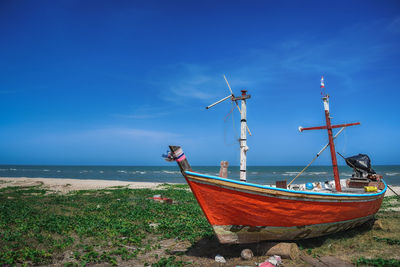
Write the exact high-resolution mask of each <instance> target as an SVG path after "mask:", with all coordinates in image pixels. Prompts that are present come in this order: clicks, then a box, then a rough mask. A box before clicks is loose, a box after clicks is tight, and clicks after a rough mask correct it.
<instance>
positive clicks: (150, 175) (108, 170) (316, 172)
mask: <svg viewBox="0 0 400 267" xmlns="http://www.w3.org/2000/svg"><path fill="white" fill-rule="evenodd" d="M219 168H220V167H219V166H192V169H193V171H196V172H199V173H204V174H209V175H218V173H219ZM302 169H303V167H302V166H248V167H247V182H250V183H257V184H264V185H267V184H274V183H275V181H277V180H286V181H287V182H288V183H289V182H290V181H291V180H292V179H293V178H294V177H295V176H296V175H297V174H298V173H299V172H300V171H301V170H302ZM373 169H374V170H375V171H376V172H377V173H378V174H381V175H383V177H384V180H385V181H386V182H387V183H388V184H390V185H400V165H379V166H373ZM339 173H340V178H341V179H344V178H349V177H351V174H352V169H351V168H349V167H347V166H339ZM0 177H28V178H60V179H63V178H72V179H95V180H118V181H132V182H161V183H185V180H184V178H183V176H182V175H181V173H180V171H179V168H178V166H176V165H174V166H54V165H50V166H45V165H44V166H37V165H35V166H33V165H0ZM228 177H229V178H230V179H239V167H238V166H229V169H228ZM332 179H333V174H332V167H331V166H311V167H309V168H308V169H307V171H306V172H304V173H303V174H302V175H301V176H300V177H299V178H297V179H296V183H306V182H324V181H327V180H332Z"/></svg>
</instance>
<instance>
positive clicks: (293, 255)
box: [265, 242, 300, 260]
mask: <svg viewBox="0 0 400 267" xmlns="http://www.w3.org/2000/svg"><path fill="white" fill-rule="evenodd" d="M265 255H266V256H274V255H279V256H281V257H282V258H283V259H291V260H294V259H297V258H298V257H299V255H300V250H299V247H298V246H297V244H296V243H283V242H282V243H278V244H276V245H274V246H272V247H271V248H270V249H269V250H268V251H267V252H266V253H265Z"/></svg>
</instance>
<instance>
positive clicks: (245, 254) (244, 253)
mask: <svg viewBox="0 0 400 267" xmlns="http://www.w3.org/2000/svg"><path fill="white" fill-rule="evenodd" d="M240 257H242V259H244V260H250V259H251V258H253V257H254V254H253V251H251V249H248V248H246V249H243V250H242V252H241V253H240Z"/></svg>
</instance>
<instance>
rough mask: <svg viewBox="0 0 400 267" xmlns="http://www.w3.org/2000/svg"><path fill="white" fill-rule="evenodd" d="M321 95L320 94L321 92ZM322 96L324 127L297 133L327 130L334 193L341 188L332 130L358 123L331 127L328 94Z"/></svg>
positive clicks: (300, 129)
mask: <svg viewBox="0 0 400 267" xmlns="http://www.w3.org/2000/svg"><path fill="white" fill-rule="evenodd" d="M321 88H322V89H323V88H325V84H324V77H322V78H321ZM321 94H322V92H321ZM323 95H325V96H323V97H322V101H323V103H324V110H325V120H326V125H325V126H318V127H308V128H303V127H299V131H300V132H302V131H306V130H322V129H327V130H328V138H329V148H330V150H331V160H332V168H333V177H334V179H335V188H336V191H338V192H341V191H342V187H341V185H340V177H339V169H338V166H337V160H336V151H335V142H334V141H333V139H334V137H333V135H332V129H334V128H339V127H348V126H354V125H360V123H359V122H355V123H347V124H338V125H332V124H331V117H330V114H329V95H328V94H323Z"/></svg>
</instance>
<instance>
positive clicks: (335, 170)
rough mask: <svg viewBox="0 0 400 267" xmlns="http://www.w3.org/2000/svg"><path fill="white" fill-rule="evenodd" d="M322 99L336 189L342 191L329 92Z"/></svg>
mask: <svg viewBox="0 0 400 267" xmlns="http://www.w3.org/2000/svg"><path fill="white" fill-rule="evenodd" d="M322 100H323V102H324V109H325V120H326V128H327V130H328V138H329V148H330V150H331V159H332V168H333V177H334V178H335V187H336V191H338V192H341V191H342V187H341V186H340V177H339V170H338V166H337V160H336V151H335V143H334V142H333V136H332V125H331V118H330V116H329V95H328V94H327V95H325V96H324V97H323V98H322Z"/></svg>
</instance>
